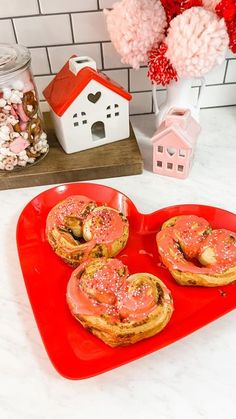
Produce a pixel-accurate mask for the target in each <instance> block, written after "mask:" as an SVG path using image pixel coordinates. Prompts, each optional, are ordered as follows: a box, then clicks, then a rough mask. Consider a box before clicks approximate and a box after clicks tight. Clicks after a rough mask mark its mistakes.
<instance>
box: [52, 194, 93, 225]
mask: <svg viewBox="0 0 236 419" xmlns="http://www.w3.org/2000/svg"><path fill="white" fill-rule="evenodd" d="M89 202H92V200H91V199H89V198H88V197H87V196H83V195H73V196H69V197H68V198H66V199H65V200H64V201H62V202H60V203H59V204H58V205H56V206H55V207H53V208H52V209H51V211H50V212H49V214H48V217H47V224H46V230H47V232H48V231H51V230H52V229H53V228H55V227H61V228H63V227H64V220H65V217H68V216H71V217H77V218H79V219H81V220H82V219H83V218H84V217H82V216H81V213H82V211H83V210H84V209H85V207H86V205H88V203H89Z"/></svg>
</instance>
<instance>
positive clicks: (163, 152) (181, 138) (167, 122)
mask: <svg viewBox="0 0 236 419" xmlns="http://www.w3.org/2000/svg"><path fill="white" fill-rule="evenodd" d="M200 131H201V127H200V125H199V124H198V122H197V121H196V120H195V119H194V118H193V117H192V116H191V113H190V110H188V109H171V110H170V111H169V112H168V113H167V115H166V116H165V119H164V121H163V122H162V123H161V125H160V127H159V128H158V129H157V131H156V132H155V134H154V136H153V138H152V143H153V172H154V173H158V174H159V175H165V176H173V177H177V178H179V179H184V178H186V177H187V176H188V174H189V170H190V168H191V165H192V162H193V156H194V150H195V146H196V142H197V138H198V135H199V133H200Z"/></svg>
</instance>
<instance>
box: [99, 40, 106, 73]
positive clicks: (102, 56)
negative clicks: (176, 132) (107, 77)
mask: <svg viewBox="0 0 236 419" xmlns="http://www.w3.org/2000/svg"><path fill="white" fill-rule="evenodd" d="M99 45H100V54H101V63H102V70H105V68H104V55H103V47H102V42H100V43H99Z"/></svg>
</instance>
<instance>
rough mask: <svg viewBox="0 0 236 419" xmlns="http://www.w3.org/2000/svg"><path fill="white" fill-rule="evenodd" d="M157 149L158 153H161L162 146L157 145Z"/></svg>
mask: <svg viewBox="0 0 236 419" xmlns="http://www.w3.org/2000/svg"><path fill="white" fill-rule="evenodd" d="M157 151H158V153H163V147H162V145H159V146H158V147H157Z"/></svg>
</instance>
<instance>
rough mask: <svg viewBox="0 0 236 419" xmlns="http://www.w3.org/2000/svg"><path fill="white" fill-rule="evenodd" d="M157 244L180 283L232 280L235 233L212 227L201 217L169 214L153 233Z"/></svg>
mask: <svg viewBox="0 0 236 419" xmlns="http://www.w3.org/2000/svg"><path fill="white" fill-rule="evenodd" d="M157 246H158V251H159V254H160V257H161V260H162V262H163V263H164V265H165V266H166V267H167V268H168V269H169V270H170V272H171V275H172V276H173V277H174V278H175V280H176V281H177V282H178V283H179V284H180V285H191V286H192V285H198V286H205V287H217V286H219V285H221V286H223V285H228V284H231V283H232V282H234V281H236V233H234V232H233V231H229V230H226V229H217V230H212V228H211V226H210V224H209V222H208V221H207V220H205V219H204V218H200V217H197V216H196V215H182V216H177V217H172V218H171V219H169V220H167V221H166V222H165V223H164V224H163V225H162V229H161V231H160V232H159V233H157Z"/></svg>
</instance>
